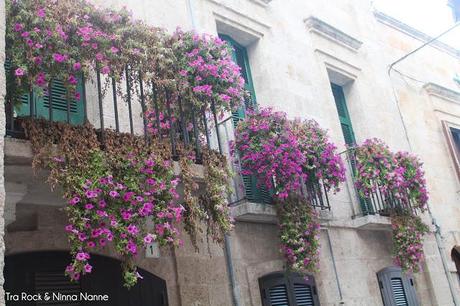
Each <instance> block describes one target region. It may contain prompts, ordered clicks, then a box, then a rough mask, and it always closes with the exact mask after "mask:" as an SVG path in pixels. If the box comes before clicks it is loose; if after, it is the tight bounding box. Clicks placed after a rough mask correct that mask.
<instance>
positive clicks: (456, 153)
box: [442, 121, 460, 180]
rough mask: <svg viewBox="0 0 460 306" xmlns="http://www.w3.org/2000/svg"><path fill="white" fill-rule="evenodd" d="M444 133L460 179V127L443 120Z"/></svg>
mask: <svg viewBox="0 0 460 306" xmlns="http://www.w3.org/2000/svg"><path fill="white" fill-rule="evenodd" d="M442 125H443V128H444V134H445V136H446V138H447V143H448V145H449V151H450V154H451V156H452V159H453V161H454V167H455V171H456V173H457V176H458V178H459V180H460V127H458V126H454V125H453V124H451V123H449V122H447V121H443V122H442Z"/></svg>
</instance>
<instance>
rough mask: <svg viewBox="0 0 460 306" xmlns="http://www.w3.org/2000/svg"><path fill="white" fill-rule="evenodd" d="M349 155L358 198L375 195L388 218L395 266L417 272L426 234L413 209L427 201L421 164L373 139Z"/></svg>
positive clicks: (424, 207)
mask: <svg viewBox="0 0 460 306" xmlns="http://www.w3.org/2000/svg"><path fill="white" fill-rule="evenodd" d="M352 155H353V159H354V161H355V162H356V174H355V180H356V182H355V185H356V188H357V190H358V192H359V195H360V196H361V197H362V198H363V199H366V198H369V197H370V196H371V194H372V193H375V192H378V193H379V194H380V195H381V197H383V198H384V199H385V201H386V203H385V205H386V206H385V207H386V208H385V209H386V210H388V212H387V213H390V214H391V216H392V217H391V220H392V228H393V255H394V261H395V264H397V265H399V266H401V267H402V269H403V270H405V271H411V272H417V271H419V270H420V265H421V262H422V260H423V245H422V238H423V235H425V234H426V233H427V232H428V231H429V229H428V226H427V225H425V224H424V223H423V221H422V220H421V218H420V217H418V216H416V215H415V213H416V210H419V211H420V212H424V211H425V210H426V209H427V202H428V193H427V188H426V180H425V177H424V171H423V169H422V163H421V162H420V160H419V159H418V158H417V157H416V156H414V155H411V154H409V153H407V152H397V153H393V152H392V151H391V150H390V149H389V147H388V146H387V145H386V144H385V143H384V142H383V141H381V140H379V139H375V138H374V139H367V140H366V141H364V143H363V144H362V145H360V146H357V147H356V148H353V149H352Z"/></svg>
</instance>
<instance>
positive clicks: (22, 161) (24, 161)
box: [4, 137, 204, 181]
mask: <svg viewBox="0 0 460 306" xmlns="http://www.w3.org/2000/svg"><path fill="white" fill-rule="evenodd" d="M4 152H5V164H6V165H30V164H31V162H32V158H33V153H32V146H31V144H30V141H28V140H24V139H17V138H12V137H5V147H4ZM173 168H174V173H175V174H176V175H180V173H181V169H180V166H179V163H178V162H176V161H175V162H174V164H173ZM191 172H192V174H193V178H194V179H196V180H199V181H203V180H204V168H203V166H202V165H197V164H193V165H192V167H191Z"/></svg>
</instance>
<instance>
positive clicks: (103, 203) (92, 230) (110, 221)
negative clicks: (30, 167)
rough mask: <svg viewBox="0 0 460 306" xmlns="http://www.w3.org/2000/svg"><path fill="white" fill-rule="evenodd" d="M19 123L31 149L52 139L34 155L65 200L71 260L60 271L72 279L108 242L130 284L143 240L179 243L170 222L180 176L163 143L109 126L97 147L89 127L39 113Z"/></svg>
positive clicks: (178, 214)
mask: <svg viewBox="0 0 460 306" xmlns="http://www.w3.org/2000/svg"><path fill="white" fill-rule="evenodd" d="M25 124H26V131H27V136H28V137H29V138H30V139H33V142H32V145H33V148H34V151H35V152H37V151H41V152H45V151H43V147H44V145H45V146H46V145H48V146H50V145H52V143H53V142H54V141H56V144H57V147H56V148H55V149H52V148H49V149H47V150H46V152H51V153H50V154H49V155H41V156H40V158H42V161H43V163H45V164H47V165H48V166H49V167H50V169H51V173H50V177H49V181H50V183H51V184H52V185H53V186H55V185H57V184H59V186H61V187H62V188H63V191H64V197H65V198H66V199H67V200H68V205H67V207H66V209H65V211H66V213H67V216H68V219H69V224H68V225H67V226H66V231H67V233H68V237H69V242H70V249H71V254H72V256H73V261H72V263H71V264H70V265H69V266H68V267H67V269H66V273H67V274H68V275H70V277H71V278H72V279H74V280H78V279H79V278H80V276H81V275H82V274H86V273H91V271H92V266H91V264H90V257H91V256H90V252H92V251H94V250H95V249H103V248H105V247H106V246H107V245H109V244H111V245H113V247H114V250H115V252H116V253H117V254H118V255H119V257H120V258H122V261H123V268H124V271H123V278H124V280H125V286H127V287H132V286H133V285H135V284H136V282H137V279H138V278H139V277H140V275H139V274H138V273H137V272H136V267H135V265H134V264H133V259H134V258H135V256H136V255H137V254H138V253H139V252H140V251H141V250H142V249H143V248H144V247H145V246H146V245H148V244H150V243H152V242H157V243H158V244H159V245H160V246H166V245H175V246H177V245H179V244H180V243H181V242H180V240H179V237H178V234H179V230H178V229H177V227H176V224H178V222H180V221H181V218H182V214H183V210H184V208H183V207H182V206H181V205H180V204H178V201H177V199H178V198H179V196H178V194H177V191H176V186H177V184H178V182H179V180H178V179H177V178H176V177H175V176H174V171H173V168H172V161H171V160H169V159H165V158H164V155H163V154H164V153H162V151H163V152H164V150H161V149H160V148H161V145H159V144H154V145H147V144H146V143H143V142H142V141H141V140H139V139H138V138H136V137H135V136H131V135H120V134H117V133H107V134H106V135H105V137H106V140H107V142H106V150H104V151H103V150H101V149H100V148H101V145H100V144H99V143H98V142H97V138H96V136H95V135H96V134H95V131H94V129H92V128H91V127H90V126H87V127H85V128H82V127H75V126H70V125H66V124H62V123H53V124H51V125H49V123H48V122H47V121H44V120H30V121H26V123H25ZM82 130H83V132H82ZM44 131H48V132H45V133H44V134H45V135H46V134H48V135H52V138H51V139H50V140H51V141H48V140H46V142H43V141H40V139H42V140H43V139H44V138H41V137H40V135H43V132H44ZM88 135H90V137H87V136H88ZM118 138H121V139H118ZM121 140H122V141H123V142H124V143H125V145H126V144H128V145H127V146H125V147H124V148H123V149H121V148H120V147H119V146H118V144H119V143H120V142H121ZM129 145H132V147H131V146H129ZM159 149H160V150H159ZM157 150H158V151H157ZM38 156H39V155H36V158H37V157H38ZM148 224H153V225H152V226H148Z"/></svg>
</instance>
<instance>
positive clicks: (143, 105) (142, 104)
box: [139, 71, 148, 141]
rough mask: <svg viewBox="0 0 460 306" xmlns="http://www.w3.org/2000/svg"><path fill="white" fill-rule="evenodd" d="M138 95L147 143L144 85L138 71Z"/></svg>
mask: <svg viewBox="0 0 460 306" xmlns="http://www.w3.org/2000/svg"><path fill="white" fill-rule="evenodd" d="M139 94H140V98H141V109H142V122H143V124H144V139H145V141H147V139H148V135H147V118H145V111H146V109H145V96H144V84H143V82H142V73H141V72H140V71H139Z"/></svg>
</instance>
